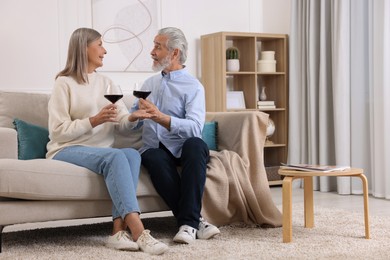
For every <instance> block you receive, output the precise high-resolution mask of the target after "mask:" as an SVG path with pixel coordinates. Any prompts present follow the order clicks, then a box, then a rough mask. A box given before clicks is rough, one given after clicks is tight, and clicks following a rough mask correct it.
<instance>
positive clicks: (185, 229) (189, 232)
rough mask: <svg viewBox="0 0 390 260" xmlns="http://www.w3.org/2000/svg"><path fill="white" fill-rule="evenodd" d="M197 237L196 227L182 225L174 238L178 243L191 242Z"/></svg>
mask: <svg viewBox="0 0 390 260" xmlns="http://www.w3.org/2000/svg"><path fill="white" fill-rule="evenodd" d="M195 239H196V229H195V228H193V227H190V226H188V225H182V226H181V227H180V228H179V232H177V234H176V236H175V237H174V238H173V241H174V242H176V243H182V244H189V243H191V242H193V241H195Z"/></svg>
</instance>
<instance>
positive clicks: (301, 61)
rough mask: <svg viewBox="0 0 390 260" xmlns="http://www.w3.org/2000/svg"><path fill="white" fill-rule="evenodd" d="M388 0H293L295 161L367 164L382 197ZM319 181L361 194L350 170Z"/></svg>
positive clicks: (317, 184)
mask: <svg viewBox="0 0 390 260" xmlns="http://www.w3.org/2000/svg"><path fill="white" fill-rule="evenodd" d="M388 2H389V1H386V0H354V1H351V0H294V1H293V2H292V10H291V35H290V91H289V92H290V97H289V102H290V106H289V159H288V161H289V162H290V163H312V164H337V165H351V166H352V167H357V168H363V169H364V172H365V174H366V176H367V178H368V180H369V185H370V187H371V188H370V189H371V192H372V193H373V194H377V195H376V196H380V197H388V196H389V194H388V193H389V192H390V177H389V178H386V175H388V176H390V173H389V174H386V171H385V169H390V168H389V167H387V166H388V165H386V164H389V163H386V162H387V161H389V162H390V160H386V158H389V159H390V157H389V150H388V149H390V148H389V147H390V146H389V137H387V136H386V133H387V132H390V131H389V130H390V117H389V113H390V110H389V109H388V108H389V107H386V105H387V104H386V102H384V100H385V99H386V98H389V97H390V96H389V92H390V90H388V87H389V86H388V85H389V84H388V83H389V77H388V76H387V74H388V73H385V72H386V71H390V70H389V50H388V49H389V48H390V44H389V39H388V38H389V32H388V31H389V27H390V21H388V20H386V19H389V18H388V16H389V14H390V10H389V5H390V4H389V3H388ZM386 30H387V31H386ZM386 49H387V50H386ZM386 77H387V78H386ZM387 103H388V102H387ZM387 106H389V105H387ZM389 166H390V165H389ZM376 186H377V187H376ZM386 186H387V187H386ZM314 188H315V189H316V190H321V191H335V190H337V192H338V193H340V194H361V193H362V189H361V182H360V180H359V179H357V178H350V177H338V178H335V177H319V178H316V179H315V181H314ZM386 189H387V194H386V192H385V191H386Z"/></svg>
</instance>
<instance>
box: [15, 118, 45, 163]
mask: <svg viewBox="0 0 390 260" xmlns="http://www.w3.org/2000/svg"><path fill="white" fill-rule="evenodd" d="M13 123H14V125H15V128H16V131H17V132H18V158H19V160H30V159H37V158H46V152H47V149H46V145H47V143H48V142H49V131H48V130H47V129H46V128H44V127H41V126H37V125H33V124H30V123H27V122H25V121H23V120H20V119H14V122H13Z"/></svg>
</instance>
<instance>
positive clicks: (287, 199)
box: [282, 176, 294, 243]
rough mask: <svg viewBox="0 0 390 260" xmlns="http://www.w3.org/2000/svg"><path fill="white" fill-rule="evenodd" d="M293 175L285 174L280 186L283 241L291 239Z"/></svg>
mask: <svg viewBox="0 0 390 260" xmlns="http://www.w3.org/2000/svg"><path fill="white" fill-rule="evenodd" d="M293 180H294V178H293V177H289V176H285V177H284V179H283V188H282V193H283V194H282V204H283V206H282V207H283V243H289V242H291V241H292V196H291V195H292V181H293Z"/></svg>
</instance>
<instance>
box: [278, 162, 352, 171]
mask: <svg viewBox="0 0 390 260" xmlns="http://www.w3.org/2000/svg"><path fill="white" fill-rule="evenodd" d="M280 169H286V170H296V171H308V172H313V171H318V172H335V171H344V170H349V169H351V167H350V166H339V165H318V164H284V163H282V166H280Z"/></svg>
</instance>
